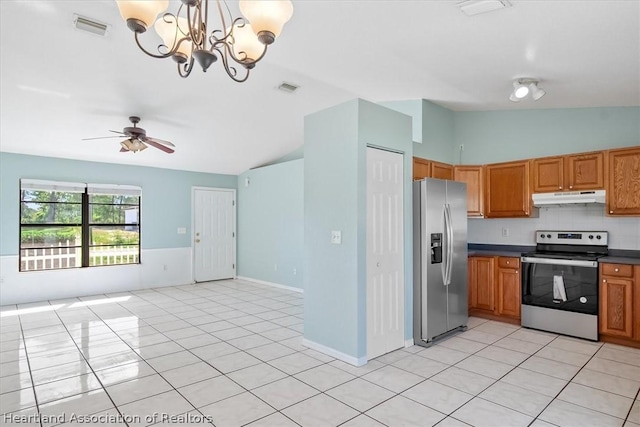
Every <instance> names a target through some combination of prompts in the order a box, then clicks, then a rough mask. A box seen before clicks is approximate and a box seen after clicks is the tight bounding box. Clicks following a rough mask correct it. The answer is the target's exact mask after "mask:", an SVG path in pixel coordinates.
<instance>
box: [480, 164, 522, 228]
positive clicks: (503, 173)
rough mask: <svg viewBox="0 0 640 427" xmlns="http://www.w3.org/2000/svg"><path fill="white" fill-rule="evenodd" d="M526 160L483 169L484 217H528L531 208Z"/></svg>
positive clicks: (493, 165) (488, 166)
mask: <svg viewBox="0 0 640 427" xmlns="http://www.w3.org/2000/svg"><path fill="white" fill-rule="evenodd" d="M529 164H530V162H529V161H528V160H526V161H521V162H508V163H496V164H492V165H487V166H486V167H485V202H484V206H485V217H487V218H519V217H529V216H531V213H532V211H533V209H532V207H531V191H530V179H529V178H530V175H529Z"/></svg>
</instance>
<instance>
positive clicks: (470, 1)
mask: <svg viewBox="0 0 640 427" xmlns="http://www.w3.org/2000/svg"><path fill="white" fill-rule="evenodd" d="M458 7H459V8H460V9H461V10H462V11H463V12H464V13H465V14H466V15H467V16H474V15H480V14H481V13H487V12H493V11H494V10H499V9H504V8H507V7H511V3H509V1H508V0H467V1H462V2H460V3H458Z"/></svg>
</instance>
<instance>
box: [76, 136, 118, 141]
mask: <svg viewBox="0 0 640 427" xmlns="http://www.w3.org/2000/svg"><path fill="white" fill-rule="evenodd" d="M107 138H122V135H114V136H99V137H97V138H82V139H81V141H91V140H94V139H107Z"/></svg>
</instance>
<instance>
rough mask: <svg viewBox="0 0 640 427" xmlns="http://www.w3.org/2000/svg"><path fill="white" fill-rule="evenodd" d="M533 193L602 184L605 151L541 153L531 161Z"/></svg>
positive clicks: (589, 188) (591, 187)
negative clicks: (565, 154) (546, 154)
mask: <svg viewBox="0 0 640 427" xmlns="http://www.w3.org/2000/svg"><path fill="white" fill-rule="evenodd" d="M531 167H532V170H531V173H532V185H533V192H534V193H548V192H558V191H578V190H601V189H603V188H605V173H604V171H605V153H604V152H602V151H598V152H594V153H582V154H576V155H571V156H557V157H543V158H540V159H533V160H532V162H531Z"/></svg>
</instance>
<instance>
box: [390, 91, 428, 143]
mask: <svg viewBox="0 0 640 427" xmlns="http://www.w3.org/2000/svg"><path fill="white" fill-rule="evenodd" d="M423 101H424V100H423V99H411V100H407V101H387V102H380V105H382V106H385V107H387V108H391V109H392V110H396V111H399V112H401V113H403V114H406V115H407V116H410V117H411V118H412V122H411V131H412V138H413V142H416V143H422V103H423ZM414 151H415V149H414Z"/></svg>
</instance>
